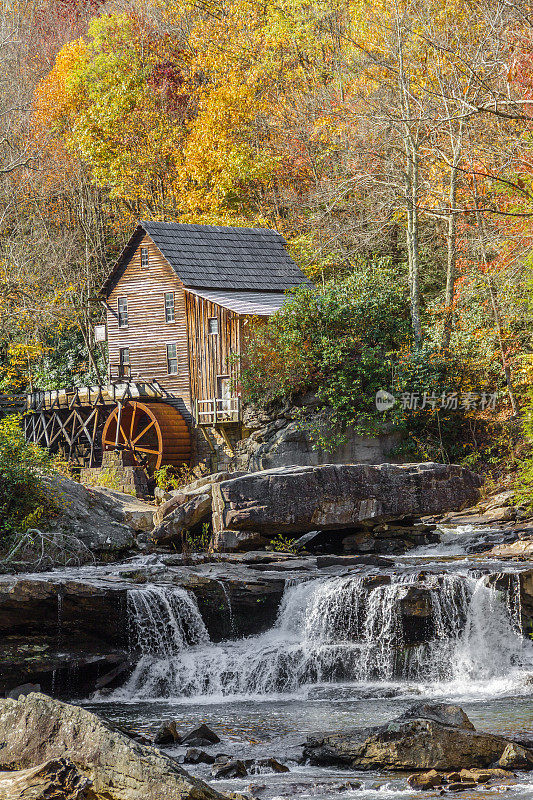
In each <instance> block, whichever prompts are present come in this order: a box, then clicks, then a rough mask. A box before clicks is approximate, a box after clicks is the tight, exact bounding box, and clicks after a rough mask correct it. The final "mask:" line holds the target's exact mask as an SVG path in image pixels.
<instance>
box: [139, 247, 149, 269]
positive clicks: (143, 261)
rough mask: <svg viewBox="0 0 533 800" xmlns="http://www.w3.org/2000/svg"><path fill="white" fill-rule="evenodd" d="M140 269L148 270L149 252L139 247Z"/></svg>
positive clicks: (145, 248)
mask: <svg viewBox="0 0 533 800" xmlns="http://www.w3.org/2000/svg"><path fill="white" fill-rule="evenodd" d="M145 256H146V258H145ZM141 269H150V251H149V250H148V248H147V247H141Z"/></svg>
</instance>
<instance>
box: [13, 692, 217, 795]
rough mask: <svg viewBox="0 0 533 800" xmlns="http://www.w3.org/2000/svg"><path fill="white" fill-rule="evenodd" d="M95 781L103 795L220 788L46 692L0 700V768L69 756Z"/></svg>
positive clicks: (197, 792)
mask: <svg viewBox="0 0 533 800" xmlns="http://www.w3.org/2000/svg"><path fill="white" fill-rule="evenodd" d="M67 755H68V758H69V759H70V761H71V762H72V763H73V764H74V765H75V766H76V767H77V768H78V770H80V772H81V773H82V774H83V775H85V776H86V777H88V778H89V779H90V780H91V781H92V791H93V792H94V793H95V795H96V797H97V798H98V800H170V799H171V798H172V800H189V799H190V800H215V798H220V797H222V795H220V794H219V793H218V792H216V791H215V790H214V789H211V787H210V786H208V785H207V784H206V783H204V782H203V781H200V780H197V779H196V778H193V777H192V776H191V775H189V774H188V773H187V772H185V770H183V769H182V768H181V767H180V766H178V764H177V763H176V761H174V760H173V759H171V758H168V757H167V756H165V755H163V754H162V753H160V752H159V751H158V750H156V749H155V748H153V747H147V746H146V745H142V744H139V743H137V742H135V741H133V740H132V739H130V738H129V737H128V736H125V735H124V734H123V733H120V732H119V731H117V730H114V729H113V728H111V727H110V726H108V725H106V724H105V723H104V722H103V721H102V720H101V719H99V718H98V717H97V716H95V714H91V713H90V712H89V711H86V710H85V709H82V708H78V707H76V706H71V705H67V704H66V703H60V702H59V701H57V700H52V699H51V698H50V697H46V696H45V695H41V694H30V695H28V696H27V697H25V698H23V699H22V700H18V701H16V700H3V701H0V768H1V769H5V770H9V769H29V768H32V767H36V766H37V765H39V764H42V763H43V762H45V761H49V760H51V759H59V758H64V757H65V756H67Z"/></svg>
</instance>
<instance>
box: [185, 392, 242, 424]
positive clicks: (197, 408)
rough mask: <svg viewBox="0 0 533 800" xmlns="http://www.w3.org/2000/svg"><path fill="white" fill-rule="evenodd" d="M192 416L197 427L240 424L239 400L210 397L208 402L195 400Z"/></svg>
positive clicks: (240, 410)
mask: <svg viewBox="0 0 533 800" xmlns="http://www.w3.org/2000/svg"><path fill="white" fill-rule="evenodd" d="M194 416H195V418H196V422H197V423H198V425H217V424H220V423H228V422H240V421H241V418H242V409H241V398H240V397H212V398H211V399H209V400H196V401H195V403H194Z"/></svg>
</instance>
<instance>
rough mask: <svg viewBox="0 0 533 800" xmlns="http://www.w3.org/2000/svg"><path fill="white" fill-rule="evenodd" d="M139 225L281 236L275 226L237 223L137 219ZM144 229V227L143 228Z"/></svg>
mask: <svg viewBox="0 0 533 800" xmlns="http://www.w3.org/2000/svg"><path fill="white" fill-rule="evenodd" d="M138 224H139V225H141V226H142V227H143V228H145V226H146V225H168V227H169V228H171V229H172V228H174V229H177V228H181V229H187V230H198V231H202V230H206V231H207V230H211V231H215V232H220V231H245V232H247V233H248V232H251V233H274V234H275V235H276V236H280V237H281V238H283V234H282V233H280V232H279V231H277V230H276V229H275V228H243V227H241V226H237V225H198V224H195V223H192V222H173V221H171V222H165V221H162V220H139V222H138ZM145 230H146V228H145Z"/></svg>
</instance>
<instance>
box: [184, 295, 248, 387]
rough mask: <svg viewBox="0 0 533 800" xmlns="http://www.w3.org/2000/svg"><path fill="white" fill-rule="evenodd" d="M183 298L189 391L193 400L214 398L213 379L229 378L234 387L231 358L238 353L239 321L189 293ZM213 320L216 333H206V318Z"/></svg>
mask: <svg viewBox="0 0 533 800" xmlns="http://www.w3.org/2000/svg"><path fill="white" fill-rule="evenodd" d="M185 296H186V299H185V302H186V312H187V313H186V316H187V323H188V329H189V331H188V332H189V350H190V369H191V392H192V396H193V398H194V399H197V400H210V399H211V398H213V397H218V387H217V378H219V377H223V376H229V377H230V378H231V379H232V383H233V384H237V380H238V369H237V366H236V364H235V363H232V359H231V356H232V355H239V354H240V351H241V335H242V322H243V320H242V317H239V316H238V315H237V314H235V313H234V312H233V311H228V310H227V309H225V308H222V306H219V305H216V304H215V303H211V302H209V301H208V300H204V299H203V298H202V297H198V296H197V295H194V294H190V293H189V292H186V293H185ZM214 318H216V319H217V320H218V334H211V333H209V319H214ZM232 393H233V394H234V393H235V391H233V392H232Z"/></svg>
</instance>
